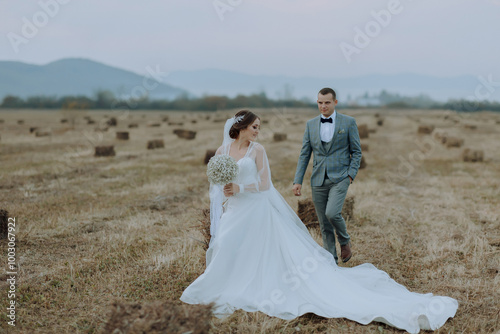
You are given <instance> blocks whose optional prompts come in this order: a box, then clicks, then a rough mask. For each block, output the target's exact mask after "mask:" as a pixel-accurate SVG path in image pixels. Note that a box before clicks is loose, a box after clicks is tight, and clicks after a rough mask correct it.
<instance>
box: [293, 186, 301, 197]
mask: <svg viewBox="0 0 500 334" xmlns="http://www.w3.org/2000/svg"><path fill="white" fill-rule="evenodd" d="M301 189H302V185H301V184H298V183H296V184H294V185H293V188H292V191H293V194H294V195H295V196H300V195H302V194H301V192H300V190H301Z"/></svg>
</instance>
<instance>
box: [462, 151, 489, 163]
mask: <svg viewBox="0 0 500 334" xmlns="http://www.w3.org/2000/svg"><path fill="white" fill-rule="evenodd" d="M462 158H463V160H464V161H466V162H480V161H483V160H484V151H483V150H473V149H470V148H466V149H465V150H464V151H463V153H462Z"/></svg>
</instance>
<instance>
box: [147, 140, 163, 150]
mask: <svg viewBox="0 0 500 334" xmlns="http://www.w3.org/2000/svg"><path fill="white" fill-rule="evenodd" d="M164 147H165V142H164V141H163V139H153V140H148V146H147V148H148V150H154V149H157V148H164Z"/></svg>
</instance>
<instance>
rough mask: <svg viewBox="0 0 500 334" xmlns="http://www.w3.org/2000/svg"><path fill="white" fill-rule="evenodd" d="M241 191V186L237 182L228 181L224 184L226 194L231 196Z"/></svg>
mask: <svg viewBox="0 0 500 334" xmlns="http://www.w3.org/2000/svg"><path fill="white" fill-rule="evenodd" d="M239 192H240V187H239V186H238V185H237V184H235V183H228V184H226V185H225V186H224V196H226V197H230V196H233V195H234V194H237V193H239Z"/></svg>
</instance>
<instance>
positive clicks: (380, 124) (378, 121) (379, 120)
mask: <svg viewBox="0 0 500 334" xmlns="http://www.w3.org/2000/svg"><path fill="white" fill-rule="evenodd" d="M377 125H378V126H382V125H384V119H383V118H380V119H378V120H377Z"/></svg>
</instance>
